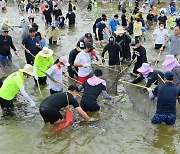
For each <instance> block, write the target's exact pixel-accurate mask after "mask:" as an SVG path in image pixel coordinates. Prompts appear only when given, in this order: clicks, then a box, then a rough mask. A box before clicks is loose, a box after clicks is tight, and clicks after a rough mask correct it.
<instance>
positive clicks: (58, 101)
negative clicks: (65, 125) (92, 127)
mask: <svg viewBox="0 0 180 154" xmlns="http://www.w3.org/2000/svg"><path fill="white" fill-rule="evenodd" d="M77 92H78V87H77V86H76V85H70V86H69V87H68V91H67V92H62V93H56V94H54V95H51V96H49V97H47V98H46V99H44V100H43V101H42V103H41V105H40V107H39V112H40V114H41V116H42V118H43V120H44V122H45V123H49V122H50V124H54V123H60V122H63V121H64V118H63V116H62V115H61V113H60V112H59V111H60V110H61V109H62V108H65V107H67V106H68V105H73V107H74V108H75V109H76V111H77V112H78V113H79V114H80V115H81V116H82V117H83V118H84V119H86V120H87V121H88V120H90V119H91V118H89V116H88V115H87V114H86V113H85V112H84V111H83V110H82V108H81V107H80V106H79V103H78V102H77V101H76V99H75V97H76V96H77ZM68 101H69V103H68Z"/></svg>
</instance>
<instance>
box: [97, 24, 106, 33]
mask: <svg viewBox="0 0 180 154" xmlns="http://www.w3.org/2000/svg"><path fill="white" fill-rule="evenodd" d="M96 28H98V34H101V35H102V34H103V30H104V29H105V28H106V24H104V23H101V22H99V23H98V24H97V25H96Z"/></svg>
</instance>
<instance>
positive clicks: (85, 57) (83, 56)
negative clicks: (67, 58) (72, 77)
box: [74, 50, 91, 77]
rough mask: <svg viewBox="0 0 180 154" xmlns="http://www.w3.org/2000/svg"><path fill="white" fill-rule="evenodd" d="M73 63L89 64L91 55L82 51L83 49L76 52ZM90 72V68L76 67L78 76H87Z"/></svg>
mask: <svg viewBox="0 0 180 154" xmlns="http://www.w3.org/2000/svg"><path fill="white" fill-rule="evenodd" d="M74 63H80V64H89V65H90V66H91V57H90V54H89V53H86V52H84V51H83V50H82V51H81V52H80V53H78V54H77V56H76V59H75V61H74ZM90 72H91V68H90V67H88V68H84V67H78V76H80V77H85V76H88V75H89V74H90Z"/></svg>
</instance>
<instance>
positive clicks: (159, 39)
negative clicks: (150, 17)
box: [153, 23, 168, 49]
mask: <svg viewBox="0 0 180 154" xmlns="http://www.w3.org/2000/svg"><path fill="white" fill-rule="evenodd" d="M167 37H168V31H167V30H166V29H164V23H159V28H158V29H156V30H155V31H154V33H153V41H154V42H155V49H160V48H161V47H162V44H163V43H164V41H165V40H166V39H167Z"/></svg>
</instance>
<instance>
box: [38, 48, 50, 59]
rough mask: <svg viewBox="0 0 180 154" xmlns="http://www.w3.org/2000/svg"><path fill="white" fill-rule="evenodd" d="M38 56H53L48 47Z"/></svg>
mask: <svg viewBox="0 0 180 154" xmlns="http://www.w3.org/2000/svg"><path fill="white" fill-rule="evenodd" d="M38 54H39V55H40V56H42V57H51V56H52V55H53V51H52V50H51V49H49V48H48V47H44V48H43V49H42V50H41V51H40V52H39V53H38Z"/></svg>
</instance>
